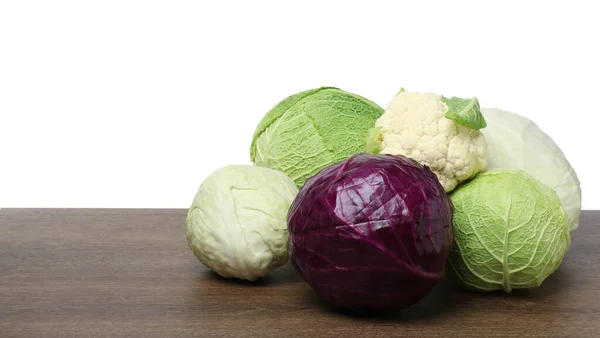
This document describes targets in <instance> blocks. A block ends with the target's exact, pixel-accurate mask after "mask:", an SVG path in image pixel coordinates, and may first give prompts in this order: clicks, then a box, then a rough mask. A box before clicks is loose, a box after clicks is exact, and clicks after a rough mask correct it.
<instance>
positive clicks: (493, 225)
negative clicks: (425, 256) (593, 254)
mask: <svg viewBox="0 0 600 338" xmlns="http://www.w3.org/2000/svg"><path fill="white" fill-rule="evenodd" d="M450 197H451V199H452V203H453V204H454V208H455V209H454V220H453V222H454V230H455V242H454V246H453V249H452V252H451V254H450V259H449V262H450V265H451V266H452V268H453V269H454V271H455V272H456V275H457V276H458V278H459V280H460V281H461V282H462V283H463V284H464V285H465V286H466V287H468V288H471V289H475V290H480V291H493V290H503V291H505V292H510V291H511V290H512V289H516V288H535V287H538V286H540V285H541V283H542V282H543V281H544V280H545V279H546V278H547V277H548V276H549V275H550V274H552V273H553V272H554V271H555V270H556V269H557V268H558V267H559V265H560V263H561V262H562V260H563V257H564V255H565V253H566V251H567V249H568V248H569V245H570V243H571V237H570V231H569V224H568V222H567V217H566V215H565V212H564V210H563V208H562V207H561V203H560V201H559V199H558V197H557V195H556V193H555V192H554V190H552V189H550V188H548V187H547V186H545V185H543V184H542V183H540V182H539V181H537V180H536V179H535V178H533V177H532V176H530V175H528V174H527V173H526V172H524V171H522V170H506V169H494V170H490V171H487V172H485V173H481V174H478V175H477V176H476V177H475V178H474V179H473V180H471V181H469V182H468V183H466V184H463V185H461V186H459V187H458V188H457V189H456V190H454V191H453V193H452V194H451V195H450Z"/></svg>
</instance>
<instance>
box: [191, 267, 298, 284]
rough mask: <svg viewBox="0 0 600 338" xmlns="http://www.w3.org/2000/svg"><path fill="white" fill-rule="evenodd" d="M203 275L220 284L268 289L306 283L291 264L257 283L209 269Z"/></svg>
mask: <svg viewBox="0 0 600 338" xmlns="http://www.w3.org/2000/svg"><path fill="white" fill-rule="evenodd" d="M203 273H204V275H203V276H202V277H203V278H206V279H211V280H216V281H219V282H220V283H227V284H233V285H245V286H248V287H267V286H277V285H283V284H290V283H304V280H303V279H302V276H300V274H299V273H298V272H297V271H296V270H294V267H293V266H292V265H291V264H289V263H288V264H285V265H283V266H281V267H279V268H277V269H274V270H273V271H271V272H270V273H269V274H268V275H267V276H265V277H262V278H259V279H257V280H255V281H248V280H242V279H237V278H225V277H222V276H220V275H218V274H217V273H215V272H213V271H211V270H208V269H206V270H205V271H204V272H203Z"/></svg>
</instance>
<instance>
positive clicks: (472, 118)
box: [442, 96, 487, 130]
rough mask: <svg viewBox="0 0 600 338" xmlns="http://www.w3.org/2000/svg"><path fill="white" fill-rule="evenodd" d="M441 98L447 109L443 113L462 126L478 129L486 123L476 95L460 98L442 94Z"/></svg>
mask: <svg viewBox="0 0 600 338" xmlns="http://www.w3.org/2000/svg"><path fill="white" fill-rule="evenodd" d="M442 99H443V100H444V102H445V103H446V105H447V106H448V111H447V112H446V115H444V116H445V117H446V118H447V119H450V120H452V121H454V122H456V123H458V124H460V125H461V126H463V127H467V128H471V129H475V130H479V129H482V128H485V127H486V126H487V123H486V122H485V118H484V117H483V114H482V113H481V110H480V107H479V101H478V100H477V98H476V97H473V98H470V99H461V98H459V97H456V96H454V97H451V98H447V97H444V96H442Z"/></svg>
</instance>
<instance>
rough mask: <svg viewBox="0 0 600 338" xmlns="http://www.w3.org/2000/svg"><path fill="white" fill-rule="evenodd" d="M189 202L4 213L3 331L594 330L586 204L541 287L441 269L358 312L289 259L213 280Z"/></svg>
mask: <svg viewBox="0 0 600 338" xmlns="http://www.w3.org/2000/svg"><path fill="white" fill-rule="evenodd" d="M185 216H186V210H153V209H142V210H129V209H127V210H120V209H99V210H91V209H4V210H0V336H1V337H37V336H40V337H64V338H67V337H131V336H140V337H191V336H198V337H211V336H231V337H243V336H246V337H285V336H291V337H302V336H326V337H351V336H356V337H389V336H410V337H451V336H456V337H482V336H486V337H495V336H497V337H507V336H539V337H564V336H572V337H584V336H589V337H598V336H600V211H584V212H583V216H582V222H581V226H580V228H579V229H578V230H577V231H576V232H575V233H574V234H573V245H572V247H571V248H570V249H569V251H568V253H567V256H566V257H565V260H564V262H563V264H562V265H561V267H560V269H559V270H558V271H557V272H556V273H555V274H554V275H552V276H551V277H550V278H548V279H547V280H546V281H545V282H544V284H543V285H542V287H541V288H539V289H535V290H529V291H517V292H514V293H512V294H510V295H505V294H502V293H490V294H481V293H473V292H468V291H464V290H461V289H460V288H459V287H458V286H457V285H456V283H455V282H454V280H453V279H452V278H451V277H448V278H446V279H445V280H444V281H443V282H442V283H440V284H439V285H438V286H437V287H436V288H435V289H434V291H433V292H432V293H431V294H430V295H429V296H428V297H427V298H426V299H425V300H423V301H422V302H421V303H419V304H417V305H415V306H413V307H411V308H408V309H405V310H400V311H396V312H393V313H387V314H378V315H365V314H363V315H356V314H351V313H343V312H339V311H335V310H333V309H331V308H330V307H329V306H327V305H326V304H323V303H322V302H321V301H320V300H319V299H318V298H317V297H316V296H315V295H314V293H313V292H312V290H311V289H310V288H309V286H308V285H307V284H306V283H305V282H304V281H303V280H302V279H301V277H300V276H299V275H298V274H297V273H296V271H295V270H294V269H293V268H292V267H291V266H289V265H286V266H284V267H282V268H279V269H277V270H275V271H274V272H273V273H272V274H271V275H270V276H269V277H268V278H266V279H265V280H263V281H261V282H258V283H254V284H252V283H241V282H235V281H231V280H226V279H223V278H219V277H217V276H216V275H215V274H213V273H212V272H210V271H208V270H207V269H205V268H204V267H203V266H202V265H201V264H200V262H199V261H198V260H197V259H196V258H195V257H194V256H193V254H192V253H191V252H190V251H189V250H188V248H187V244H186V242H185V231H184V221H185Z"/></svg>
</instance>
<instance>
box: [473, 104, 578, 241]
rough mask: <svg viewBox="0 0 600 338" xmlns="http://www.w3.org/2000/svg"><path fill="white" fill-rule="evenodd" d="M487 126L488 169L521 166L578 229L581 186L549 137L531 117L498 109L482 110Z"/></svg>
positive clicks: (571, 225)
mask: <svg viewBox="0 0 600 338" xmlns="http://www.w3.org/2000/svg"><path fill="white" fill-rule="evenodd" d="M482 113H483V115H484V117H485V119H486V121H487V128H485V129H482V130H481V132H482V133H483V135H484V136H485V139H486V141H487V145H488V150H487V159H488V169H493V168H508V169H522V170H524V171H526V172H527V173H528V174H530V175H531V176H533V177H535V178H536V179H537V180H539V181H540V182H542V183H543V184H544V185H546V186H548V187H550V188H552V189H554V190H555V191H556V193H557V194H558V198H559V199H560V201H561V203H562V205H563V207H564V208H565V210H566V212H567V216H568V218H569V227H570V229H571V230H575V229H577V227H578V225H579V215H580V213H581V188H580V184H579V179H578V178H577V174H576V173H575V170H574V169H573V167H571V164H570V163H569V161H567V159H566V157H565V155H564V154H563V152H562V151H561V150H560V148H559V147H558V146H557V145H556V143H554V141H553V140H552V138H550V136H548V135H547V134H546V133H544V131H543V130H541V129H540V128H539V127H538V126H537V125H536V124H535V123H533V122H532V121H531V120H529V119H527V118H525V117H523V116H521V115H518V114H515V113H512V112H507V111H503V110H500V109H488V108H484V109H482Z"/></svg>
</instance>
